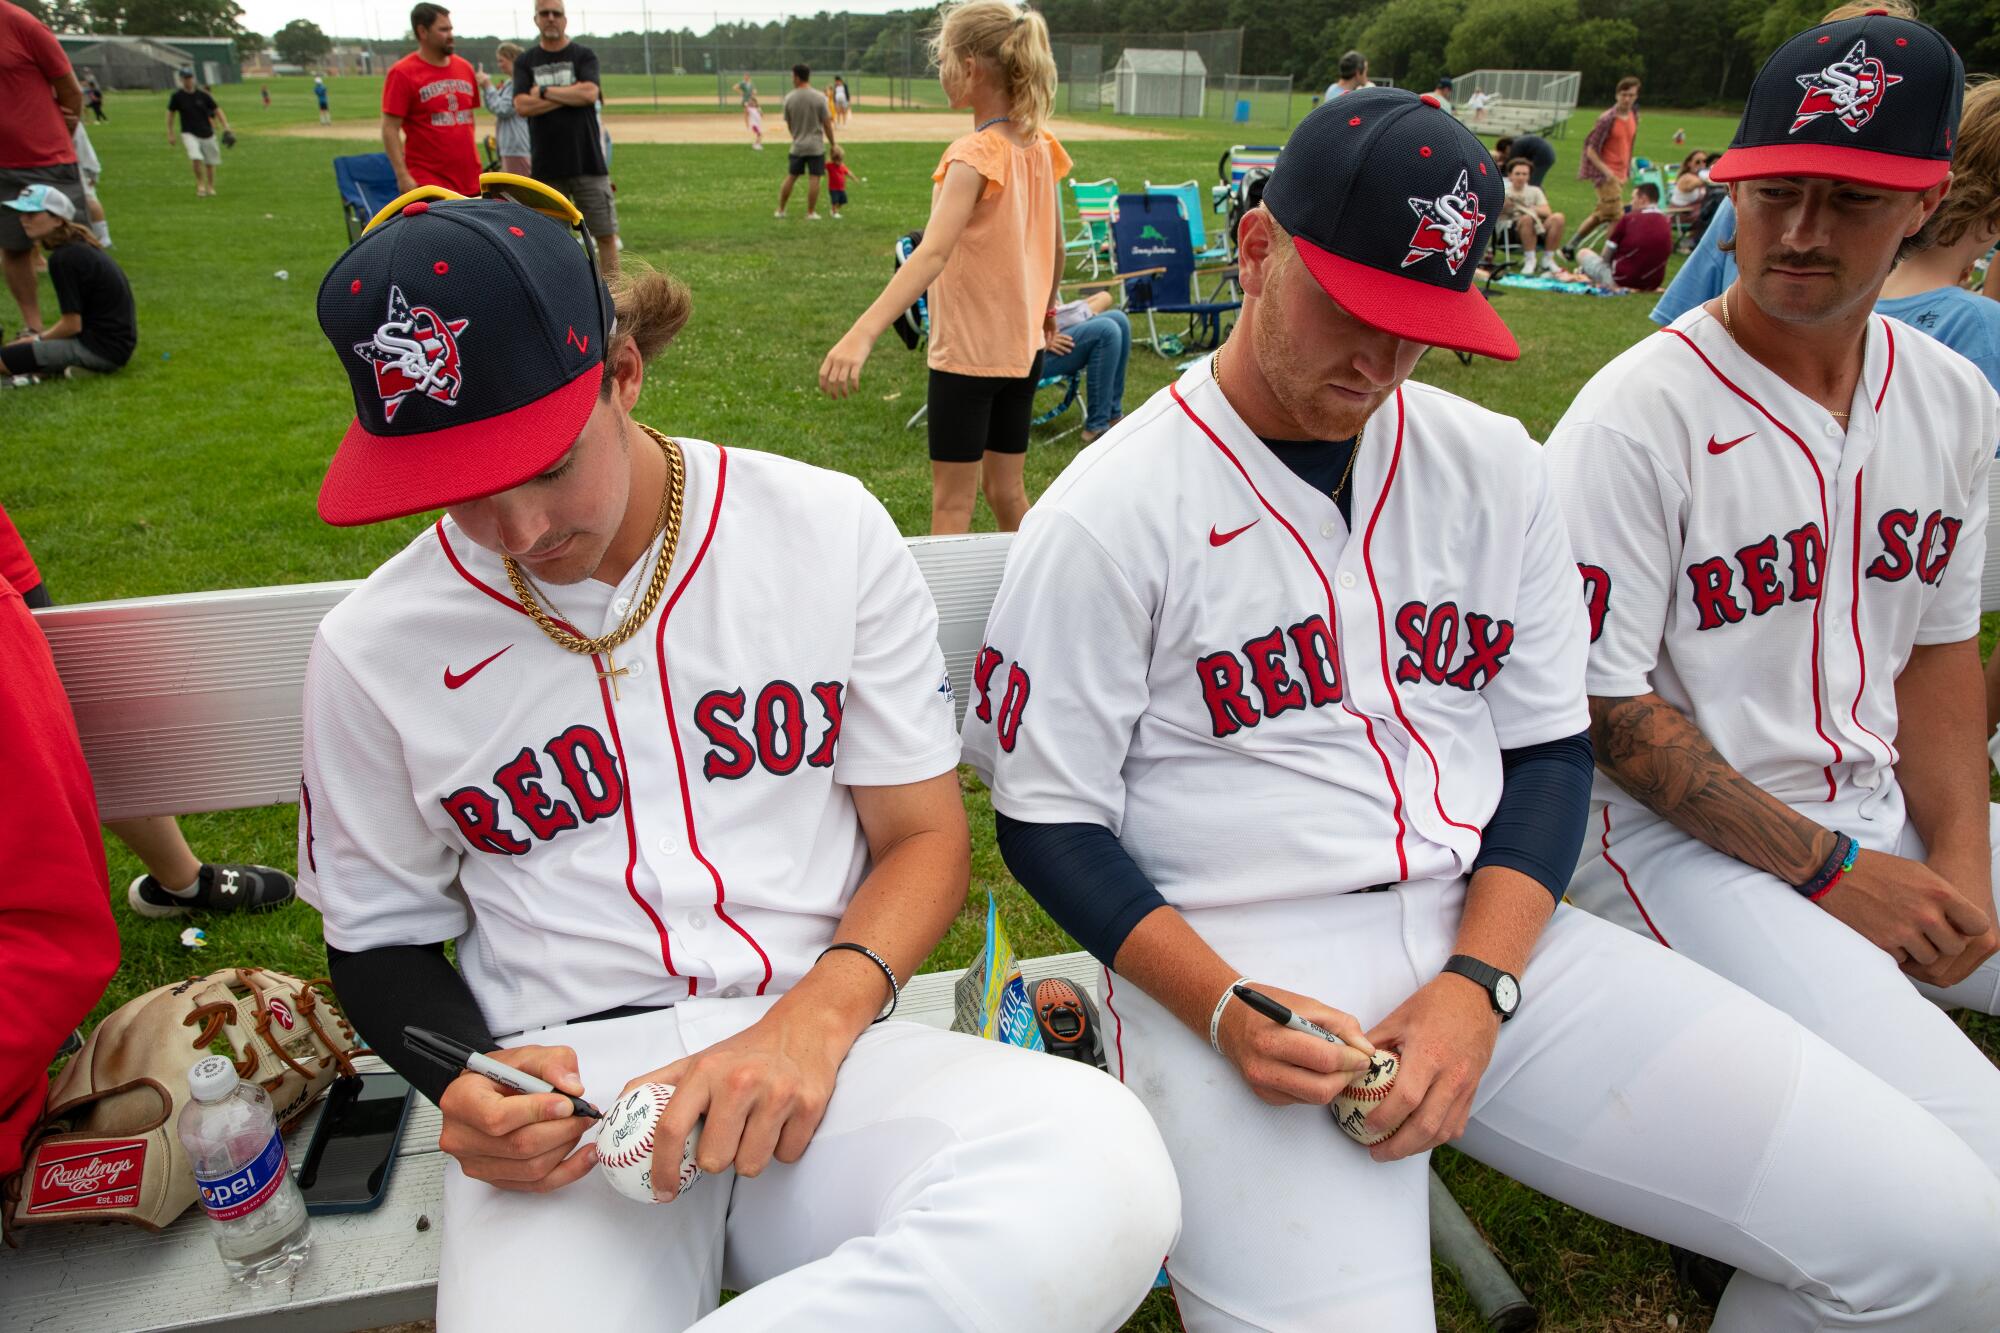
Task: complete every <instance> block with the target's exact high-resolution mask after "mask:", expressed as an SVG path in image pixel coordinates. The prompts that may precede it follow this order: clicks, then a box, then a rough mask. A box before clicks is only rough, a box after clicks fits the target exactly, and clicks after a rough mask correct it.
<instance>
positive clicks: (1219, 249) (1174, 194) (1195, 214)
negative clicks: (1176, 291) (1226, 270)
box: [1146, 180, 1229, 264]
mask: <svg viewBox="0 0 2000 1333" xmlns="http://www.w3.org/2000/svg"><path fill="white" fill-rule="evenodd" d="M1146 193H1147V194H1164V195H1166V196H1168V197H1169V198H1172V199H1178V200H1180V204H1181V216H1182V217H1184V218H1186V219H1187V224H1188V242H1189V243H1190V244H1191V245H1193V246H1194V262H1195V263H1197V264H1207V263H1210V262H1212V261H1214V260H1218V259H1220V260H1225V261H1226V260H1228V258H1229V246H1228V245H1227V244H1226V243H1224V244H1221V245H1210V244H1209V243H1208V230H1207V228H1206V227H1205V226H1204V225H1203V222H1202V215H1201V184H1200V182H1198V181H1191V180H1189V181H1182V182H1181V183H1180V184H1178V185H1155V184H1153V182H1151V181H1147V182H1146Z"/></svg>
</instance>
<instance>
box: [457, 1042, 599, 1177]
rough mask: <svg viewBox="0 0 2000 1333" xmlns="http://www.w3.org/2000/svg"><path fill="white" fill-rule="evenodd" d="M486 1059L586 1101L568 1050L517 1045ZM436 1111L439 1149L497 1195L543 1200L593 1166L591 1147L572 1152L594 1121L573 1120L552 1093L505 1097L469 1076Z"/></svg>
mask: <svg viewBox="0 0 2000 1333" xmlns="http://www.w3.org/2000/svg"><path fill="white" fill-rule="evenodd" d="M490 1054H491V1055H492V1057H493V1058H494V1059H495V1060H498V1061H499V1062H500V1063H501V1064H503V1065H510V1066H512V1067H513V1068H515V1069H518V1070H521V1071H522V1072H523V1073H528V1074H533V1075H535V1076H536V1077H537V1078H540V1079H544V1080H546V1081H547V1082H549V1083H552V1084H554V1085H555V1086H556V1087H557V1088H560V1089H561V1090H562V1091H564V1092H566V1093H570V1094H572V1095H574V1096H578V1097H581V1096H582V1095H583V1080H582V1079H581V1078H579V1077H578V1076H577V1069H576V1052H575V1051H573V1050H571V1049H570V1048H569V1047H567V1046H516V1047H514V1048H512V1049H511V1050H499V1051H493V1052H491V1053H490ZM438 1110H440V1111H441V1112H443V1113H444V1128H443V1129H442V1130H441V1131H440V1132H439V1134H438V1148H439V1150H440V1151H442V1152H446V1153H449V1154H451V1155H452V1156H453V1157H455V1158H457V1159H458V1165H459V1169H460V1170H462V1171H464V1172H465V1174H466V1175H468V1176H470V1177H471V1178H472V1179H474V1180H483V1181H485V1182H486V1183H487V1184H489V1185H492V1186H494V1187H495V1188H497V1189H504V1190H521V1191H524V1192H527V1193H530V1194H546V1193H547V1192H549V1191H550V1190H555V1189H561V1188H562V1187H563V1186H564V1185H567V1184H569V1183H571V1182H572V1181H574V1180H577V1179H579V1178H581V1177H582V1176H583V1175H584V1173H585V1172H587V1171H589V1170H590V1168H591V1166H592V1164H593V1163H594V1162H595V1161H596V1158H595V1156H594V1155H593V1154H592V1152H591V1149H590V1146H589V1145H588V1144H586V1145H585V1146H584V1147H583V1148H581V1149H578V1148H577V1147H576V1144H577V1140H578V1139H580V1138H582V1137H583V1134H584V1131H586V1130H588V1129H591V1128H592V1127H593V1126H594V1125H595V1124H596V1122H595V1121H592V1120H590V1119H588V1118H586V1117H584V1116H580V1115H575V1114H572V1108H571V1106H570V1103H569V1100H568V1098H566V1097H558V1096H556V1095H555V1094H554V1093H552V1092H543V1093H522V1092H509V1091H508V1090H507V1089H505V1088H503V1087H501V1086H500V1085H499V1084H497V1083H495V1082H494V1081H493V1080H492V1079H490V1078H487V1077H486V1076H485V1075H484V1074H475V1073H470V1072H468V1073H464V1074H460V1075H459V1076H458V1077H457V1078H455V1079H453V1080H452V1082H451V1085H450V1086H449V1087H447V1088H446V1089H445V1090H444V1096H443V1098H441V1099H440V1100H439V1102H438Z"/></svg>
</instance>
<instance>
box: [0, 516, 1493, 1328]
mask: <svg viewBox="0 0 2000 1333" xmlns="http://www.w3.org/2000/svg"><path fill="white" fill-rule="evenodd" d="M1011 542H1012V538H1011V537H1010V536H1006V535H1001V534H982V535H975V536H969V537H918V538H912V539H911V540H910V548H911V551H912V553H913V554H914V555H915V556H916V559H917V564H918V566H919V567H920V568H921V569H922V571H923V575H924V580H925V582H926V583H927V584H928V585H929V587H930V591H931V595H932V597H933V598H934V599H935V600H936V602H937V607H938V620H939V626H938V639H939V643H940V645H941V647H942V648H943V650H944V657H945V662H946V665H947V666H948V668H949V669H950V671H951V678H952V685H953V687H954V689H955V691H956V692H957V695H958V698H959V700H960V701H961V702H960V708H961V710H962V709H963V706H964V705H963V701H964V700H965V699H966V698H968V697H969V696H970V693H971V684H970V682H971V669H972V658H973V655H974V654H975V653H976V652H977V651H978V648H979V644H980V640H981V637H982V635H983V633H984V631H985V626H986V613H987V610H988V609H989V608H990V607H991V606H992V603H993V595H994V593H995V591H996V590H997V589H998V588H999V586H1000V574H1001V570H1002V568H1003V567H1004V565H1005V563H1006V558H1007V550H1008V547H1009V545H1010V544H1011ZM358 586H360V585H359V584H357V583H308V584H297V585H293V586H289V587H277V588H247V589H236V590H230V591H223V592H202V593H186V594H181V595H177V596H171V597H142V598H132V599H129V600H124V601H113V602H94V603H87V604H81V605H76V606H64V607H55V608H51V609H49V610H45V611H39V612H37V613H36V618H37V620H38V621H39V622H40V624H41V627H42V629H43V630H44V632H46V633H47V635H48V638H49V642H50V645H51V646H52V647H53V649H54V652H55V658H56V666H57V669H58V670H59V671H60V672H61V674H62V679H63V684H64V686H65V688H66V689H67V691H68V693H69V698H70V705H71V707H72V709H73V710H74V712H75V714H76V720H77V728H78V730H79V732H80V733H81V734H82V737H83V747H84V753H85V756H86V758H87V759H88V760H89V762H90V769H91V776H92V778H93V780H94V782H95V784H96V788H97V801H98V813H99V815H100V816H101V817H102V818H105V819H123V818H130V817H133V816H138V815H160V814H172V815H184V814H194V813H197V812H201V811H209V810H238V809H246V808H252V807H256V806H264V805H273V804H279V803H283V802H289V801H292V800H294V799H295V798H296V796H297V793H298V784H299V763H300V759H299V756H300V735H301V730H300V728H301V723H300V707H301V696H302V691H303V687H304V681H305V666H306V656H307V653H308V651H309V650H310V648H311V646H312V640H313V634H314V631H315V630H316V629H317V628H318V626H319V622H320V619H321V618H322V617H323V616H325V615H326V613H327V611H328V610H330V609H331V608H332V607H333V606H334V605H335V604H337V603H338V602H339V601H340V600H341V599H342V598H343V597H345V596H347V594H348V593H350V592H352V591H353V590H354V589H355V588H357V587H358ZM1021 970H1022V972H1023V974H1024V975H1025V976H1026V978H1027V980H1028V982H1029V983H1030V984H1031V985H1032V984H1033V983H1034V982H1036V981H1039V980H1041V979H1042V978H1044V977H1050V976H1063V977H1067V978H1069V979H1070V980H1071V981H1072V982H1074V983H1076V984H1077V985H1078V986H1080V987H1083V988H1085V989H1087V990H1088V991H1089V992H1090V993H1091V994H1092V995H1093V996H1095V995H1096V994H1097V984H1098V977H1099V972H1098V967H1097V964H1096V962H1095V961H1094V960H1093V959H1091V957H1090V956H1089V955H1088V954H1083V953H1070V954H1060V955H1056V956H1052V957H1047V958H1026V959H1022V960H1021ZM960 975H961V973H960V972H937V973H927V974H925V975H922V976H918V977H915V978H913V979H912V980H911V981H910V984H909V985H908V986H907V987H905V988H904V991H903V1000H902V1004H901V1006H900V1008H899V1009H898V1017H899V1018H905V1019H911V1020H914V1021H917V1022H922V1023H928V1024H930V1025H931V1026H933V1027H949V1026H950V1024H951V1014H952V987H953V985H954V984H955V983H956V981H957V980H958V978H959V976H960ZM316 1115H317V1112H314V1113H310V1114H308V1116H307V1117H306V1118H305V1120H304V1121H303V1122H302V1123H301V1124H300V1125H299V1126H298V1127H297V1128H296V1129H295V1130H294V1132H293V1134H292V1135H291V1137H290V1139H289V1144H290V1148H291V1159H292V1163H293V1166H294V1168H295V1169H296V1167H297V1164H298V1162H299V1160H300V1158H301V1157H302V1156H303V1154H304V1149H305V1144H306V1141H307V1138H308V1136H309V1135H310V1133H311V1129H312V1123H313V1120H314V1119H315V1117H316ZM438 1124H439V1115H438V1110H437V1108H436V1107H435V1106H433V1105H432V1104H431V1103H430V1102H428V1101H426V1100H424V1099H422V1098H419V1099H418V1100H417V1103H416V1105H415V1107H414V1108H413V1110H412V1113H411V1116H410V1121H409V1124H408V1125H407V1127H406V1128H405V1130H404V1133H403V1140H402V1144H401V1146H400V1148H399V1149H398V1157H397V1161H396V1166H395V1170H394V1172H393V1174H392V1175H391V1178H390V1182H389V1188H388V1191H387V1193H386V1195H385V1197H384V1199H383V1202H382V1205H381V1206H380V1207H379V1208H377V1209H375V1210H374V1211H373V1212H367V1213H349V1214H343V1215H336V1216H328V1217H317V1218H314V1219H313V1238H314V1239H313V1255H312V1258H311V1260H310V1261H309V1262H308V1263H307V1264H306V1265H305V1267H304V1268H302V1269H301V1270H299V1272H298V1273H297V1274H296V1275H295V1276H294V1277H293V1278H292V1279H291V1281H290V1283H289V1284H287V1285H284V1286H278V1287H273V1288H248V1287H240V1286H236V1285H235V1284H232V1283H230V1282H228V1281H227V1280H226V1279H225V1277H224V1275H223V1271H222V1264H221V1262H220V1261H219V1260H218V1259H217V1257H216V1253H215V1247H214V1243H213V1242H212V1241H211V1240H210V1239H209V1236H208V1232H207V1224H206V1223H205V1222H204V1221H203V1219H202V1216H201V1213H200V1210H199V1209H190V1210H189V1211H188V1212H187V1213H185V1214H183V1215H182V1216H181V1218H180V1219H179V1220H178V1221H177V1222H175V1223H174V1224H173V1225H172V1226H170V1227H168V1228H167V1229H166V1230H165V1231H163V1232H160V1233H158V1234H154V1233H151V1232H146V1231H142V1230H140V1229H139V1228H137V1227H131V1226H120V1225H106V1224H100V1225H94V1226H91V1225H78V1226H71V1227H36V1228H30V1229H27V1230H26V1231H25V1232H24V1233H23V1235H22V1237H21V1247H20V1248H19V1249H7V1248H5V1247H0V1333H28V1331H30V1330H32V1331H33V1333H110V1331H112V1330H118V1331H120V1333H124V1331H126V1330H140V1329H147V1330H152V1329H204V1330H253V1329H255V1330H260V1333H268V1330H270V1329H273V1328H282V1329H283V1330H284V1331H285V1333H341V1331H344V1330H353V1329H367V1328H374V1327H377V1326H379V1325H383V1324H390V1323H396V1322H399V1321H403V1320H411V1319H424V1318H429V1317H430V1316H431V1315H432V1313H433V1312H434V1309H435V1292H436V1285H437V1268H438V1245H439V1237H440V1234H441V1232H442V1230H443V1228H444V1227H445V1226H448V1225H449V1221H448V1219H446V1218H445V1217H444V1216H443V1215H442V1211H441V1207H440V1204H441V1200H442V1197H443V1175H444V1169H445V1158H444V1155H443V1154H442V1153H440V1152H439V1151H438V1146H437V1136H438ZM1431 1194H1432V1204H1433V1207H1432V1230H1433V1236H1434V1238H1435V1240H1436V1243H1437V1244H1438V1247H1439V1250H1440V1252H1441V1253H1445V1254H1447V1255H1448V1256H1449V1257H1450V1259H1451V1261H1452V1263H1453V1266H1454V1267H1456V1268H1458V1269H1459V1270H1460V1272H1461V1273H1462V1274H1463V1275H1464V1277H1465V1279H1466V1282H1467V1286H1468V1288H1469V1289H1471V1290H1472V1291H1473V1293H1474V1295H1475V1298H1476V1299H1478V1300H1479V1303H1480V1304H1481V1306H1482V1308H1488V1309H1495V1308H1500V1307H1505V1308H1507V1309H1513V1308H1515V1306H1514V1305H1512V1304H1510V1302H1512V1303H1518V1309H1519V1310H1526V1308H1527V1307H1526V1303H1525V1302H1523V1301H1521V1300H1520V1293H1519V1292H1518V1291H1516V1290H1514V1289H1513V1287H1512V1285H1511V1283H1510V1282H1509V1281H1508V1279H1507V1278H1506V1275H1505V1273H1504V1271H1502V1270H1501V1269H1500V1268H1499V1265H1498V1264H1497V1262H1495V1261H1494V1259H1493V1257H1492V1255H1491V1253H1490V1252H1489V1251H1487V1250H1485V1249H1484V1247H1483V1245H1482V1244H1481V1242H1480V1241H1479V1240H1478V1237H1477V1235H1476V1233H1475V1232H1474V1231H1473V1229H1472V1227H1471V1224H1470V1223H1469V1222H1468V1221H1467V1220H1466V1218H1465V1215H1464V1214H1463V1213H1462V1212H1460V1211H1459V1210H1458V1208H1457V1205H1456V1204H1454V1203H1453V1202H1452V1201H1451V1196H1450V1195H1449V1194H1448V1193H1446V1192H1445V1191H1444V1188H1443V1186H1442V1185H1440V1184H1438V1183H1437V1181H1436V1178H1435V1177H1433V1178H1432V1188H1431ZM1503 1287H1504V1290H1503ZM1488 1291H1491V1292H1494V1293H1497V1294H1496V1295H1495V1296H1494V1298H1493V1299H1494V1300H1495V1301H1497V1302H1498V1303H1499V1304H1498V1306H1495V1305H1493V1304H1491V1303H1489V1301H1488V1299H1487V1298H1486V1297H1485V1296H1483V1295H1482V1294H1481V1293H1483V1292H1488ZM1529 1313H1530V1314H1532V1312H1531V1311H1530V1312H1529ZM1493 1326H1494V1327H1495V1328H1505V1327H1520V1326H1522V1325H1519V1324H1515V1323H1509V1322H1508V1321H1507V1319H1506V1318H1505V1317H1504V1312H1503V1316H1502V1317H1501V1318H1500V1319H1498V1320H1496V1321H1495V1322H1494V1324H1493Z"/></svg>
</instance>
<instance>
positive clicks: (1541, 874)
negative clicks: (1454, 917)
mask: <svg viewBox="0 0 2000 1333" xmlns="http://www.w3.org/2000/svg"><path fill="white" fill-rule="evenodd" d="M1500 771H1501V779H1500V804H1499V805H1498V806H1497V807H1495V809H1494V811H1493V818H1491V819H1489V820H1487V821H1486V832H1485V835H1484V838H1483V839H1482V841H1481V842H1480V846H1479V857H1478V859H1477V860H1475V861H1474V862H1473V863H1472V869H1473V871H1474V872H1475V873H1476V872H1477V871H1478V870H1479V869H1480V867H1482V866H1506V867H1507V868H1508V869H1510V870H1518V871H1520V872H1521V873H1522V874H1524V875H1526V876H1528V877H1529V878H1530V879H1532V880H1534V881H1535V882H1537V883H1538V884H1540V885H1541V886H1542V887H1543V888H1545V889H1547V890H1548V891H1549V892H1550V893H1552V894H1554V895H1555V897H1556V901H1558V902H1561V901H1562V896H1563V894H1564V893H1566V892H1568V891H1569V878H1570V876H1571V875H1572V874H1573V873H1574V872H1575V870H1576V851H1577V848H1579V847H1581V846H1582V845H1583V832H1584V825H1585V824H1586V823H1587V822H1588V821H1589V818H1590V779H1591V771H1592V763H1591V750H1590V733H1589V732H1587V731H1579V732H1578V733H1577V734H1576V735H1574V736H1564V737H1562V738H1560V739H1558V740H1553V741H1544V742H1543V743H1542V744H1540V745H1524V746H1522V747H1521V748H1520V749H1518V750H1502V751H1501V752H1500Z"/></svg>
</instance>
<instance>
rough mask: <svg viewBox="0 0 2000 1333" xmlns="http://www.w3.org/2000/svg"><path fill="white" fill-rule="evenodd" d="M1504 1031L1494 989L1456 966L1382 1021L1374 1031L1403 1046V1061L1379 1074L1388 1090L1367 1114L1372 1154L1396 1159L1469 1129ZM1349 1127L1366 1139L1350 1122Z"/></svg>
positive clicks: (1382, 1040) (1378, 1041)
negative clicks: (1481, 1084)
mask: <svg viewBox="0 0 2000 1333" xmlns="http://www.w3.org/2000/svg"><path fill="white" fill-rule="evenodd" d="M1499 1035H1500V1016H1499V1015H1498V1014H1496V1013H1494V1012H1493V1002H1492V1000H1491V999H1490V998H1489V997H1488V996H1487V994H1486V992H1485V991H1483V990H1481V989H1480V988H1479V986H1478V985H1477V984H1475V983H1472V982H1468V981H1467V980H1466V979H1465V978H1464V977H1461V976H1458V975H1455V974H1452V973H1446V974H1444V975H1442V976H1439V977H1436V978H1434V979H1433V980H1432V981H1431V982H1430V983H1429V984H1428V985H1426V986H1424V987H1422V988H1421V989H1419V990H1418V991H1417V993H1416V994H1414V995H1412V996H1411V997H1410V998H1409V999H1407V1000H1405V1001H1403V1002H1402V1003H1401V1004H1400V1005H1398V1006H1396V1009H1395V1012H1393V1013H1391V1014H1390V1015H1389V1016H1388V1017H1387V1018H1385V1019H1383V1020H1382V1021H1381V1022H1380V1023H1377V1024H1376V1025H1375V1026H1374V1028H1372V1029H1371V1030H1370V1031H1369V1033H1368V1039H1369V1040H1370V1041H1372V1042H1373V1043H1375V1045H1377V1046H1393V1047H1395V1048H1396V1051H1397V1059H1398V1061H1399V1063H1400V1066H1401V1067H1400V1068H1399V1069H1395V1070H1391V1071H1387V1076H1386V1080H1385V1079H1384V1078H1383V1077H1382V1075H1381V1073H1379V1072H1378V1074H1377V1076H1376V1078H1375V1080H1374V1082H1375V1084H1376V1085H1377V1086H1381V1085H1382V1084H1383V1083H1384V1082H1385V1081H1386V1082H1387V1085H1388V1095H1387V1096H1384V1097H1382V1098H1381V1099H1380V1100H1379V1101H1378V1102H1376V1104H1375V1105H1374V1107H1373V1108H1372V1109H1370V1110H1368V1111H1367V1113H1366V1117H1365V1120H1364V1122H1363V1123H1364V1124H1365V1126H1366V1128H1367V1131H1368V1134H1369V1136H1370V1138H1371V1139H1372V1144H1373V1146H1371V1147H1370V1148H1369V1154H1370V1155H1371V1156H1372V1157H1374V1159H1375V1160H1376V1161H1378V1162H1393V1161H1397V1160H1398V1159H1400V1158H1404V1157H1411V1156H1414V1155H1416V1154H1417V1153H1421V1152H1428V1151H1430V1150H1431V1149H1432V1148H1435V1147H1438V1146H1439V1145H1441V1144H1444V1143H1449V1142H1450V1141H1451V1140H1453V1139H1455V1138H1457V1137H1458V1136H1459V1135H1461V1134H1463V1133H1465V1126H1466V1123H1467V1122H1468V1121H1469V1120H1471V1119H1472V1097H1473V1094H1474V1093H1476V1092H1477V1091H1478V1090H1479V1080H1480V1079H1481V1078H1483V1077H1484V1076H1485V1074H1486V1066H1487V1065H1488V1064H1489V1063H1491V1061H1492V1059H1493V1043H1494V1041H1495V1040H1496V1039H1497V1038H1498V1037H1499ZM1341 1128H1342V1129H1343V1130H1345V1131H1346V1132H1347V1133H1348V1135H1349V1137H1351V1138H1355V1139H1357V1140H1361V1139H1362V1136H1361V1135H1357V1134H1356V1133H1355V1131H1354V1130H1353V1129H1350V1128H1349V1127H1348V1126H1347V1125H1346V1124H1345V1123H1343V1124H1342V1125H1341ZM1377 1134H1379V1135H1380V1137H1379V1138H1376V1137H1373V1136H1375V1135H1377Z"/></svg>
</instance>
